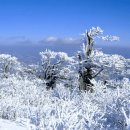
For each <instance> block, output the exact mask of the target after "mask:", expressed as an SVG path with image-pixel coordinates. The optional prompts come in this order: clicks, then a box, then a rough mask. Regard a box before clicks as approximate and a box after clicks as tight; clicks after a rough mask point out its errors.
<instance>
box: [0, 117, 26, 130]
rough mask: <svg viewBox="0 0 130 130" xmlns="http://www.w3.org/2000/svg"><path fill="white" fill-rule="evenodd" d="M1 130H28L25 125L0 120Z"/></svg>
mask: <svg viewBox="0 0 130 130" xmlns="http://www.w3.org/2000/svg"><path fill="white" fill-rule="evenodd" d="M0 130H27V128H26V127H25V125H23V124H20V123H15V122H12V121H9V120H2V119H0Z"/></svg>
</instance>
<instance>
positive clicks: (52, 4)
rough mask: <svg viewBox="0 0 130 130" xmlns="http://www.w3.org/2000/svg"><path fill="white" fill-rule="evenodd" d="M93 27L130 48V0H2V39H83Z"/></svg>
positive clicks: (0, 19) (0, 28)
mask: <svg viewBox="0 0 130 130" xmlns="http://www.w3.org/2000/svg"><path fill="white" fill-rule="evenodd" d="M92 26H100V27H101V28H102V29H103V30H104V31H105V33H106V34H111V35H117V36H119V37H120V42H119V44H123V45H124V46H130V0H0V38H1V39H3V38H5V39H6V38H7V39H8V40H9V39H10V38H14V39H15V38H18V39H21V38H24V39H25V40H26V41H28V39H31V40H42V39H43V38H45V37H50V36H55V37H60V38H62V37H80V35H79V34H80V33H82V32H83V31H85V29H89V28H91V27H92Z"/></svg>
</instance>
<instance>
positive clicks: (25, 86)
mask: <svg viewBox="0 0 130 130" xmlns="http://www.w3.org/2000/svg"><path fill="white" fill-rule="evenodd" d="M83 36H84V44H83V46H82V49H81V50H80V47H79V51H78V52H77V54H76V55H74V56H71V57H70V56H68V54H67V53H65V52H54V51H53V50H48V49H46V50H45V51H43V52H40V53H39V54H40V56H41V61H39V63H37V64H29V65H27V64H25V63H22V62H20V61H19V60H18V59H17V58H16V57H15V56H11V55H9V54H0V118H1V119H3V120H10V121H13V122H19V123H22V124H23V125H25V127H27V128H28V129H30V130H130V59H125V58H124V57H123V56H121V55H117V54H113V55H110V54H104V53H103V52H102V51H101V50H98V49H93V46H94V44H96V43H95V40H96V39H97V38H100V39H102V40H105V41H113V40H119V38H118V37H117V36H109V35H107V36H104V35H103V30H102V29H101V28H100V27H96V28H94V27H93V28H91V29H90V30H88V31H86V32H85V33H84V34H83ZM89 69H91V73H90V71H89ZM88 71H89V72H88ZM86 73H87V74H86ZM85 74H86V75H85ZM88 75H89V76H91V77H92V78H91V79H90V78H89V76H88ZM85 79H86V80H89V81H88V82H86V80H85Z"/></svg>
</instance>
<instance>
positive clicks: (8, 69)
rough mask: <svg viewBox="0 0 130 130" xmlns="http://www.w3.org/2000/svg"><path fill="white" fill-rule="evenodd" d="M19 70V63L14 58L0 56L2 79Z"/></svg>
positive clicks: (6, 55) (5, 55)
mask: <svg viewBox="0 0 130 130" xmlns="http://www.w3.org/2000/svg"><path fill="white" fill-rule="evenodd" d="M18 70H20V62H19V61H18V60H17V58H16V57H14V56H11V55H8V54H0V73H1V75H3V76H4V77H8V75H9V74H13V73H16V72H17V71H18Z"/></svg>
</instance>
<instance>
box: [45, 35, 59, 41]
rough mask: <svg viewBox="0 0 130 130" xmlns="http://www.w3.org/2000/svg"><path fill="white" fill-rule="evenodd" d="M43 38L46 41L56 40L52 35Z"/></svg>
mask: <svg viewBox="0 0 130 130" xmlns="http://www.w3.org/2000/svg"><path fill="white" fill-rule="evenodd" d="M44 40H45V41H46V42H56V41H58V38H57V37H54V36H50V37H47V38H45V39H44Z"/></svg>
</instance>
